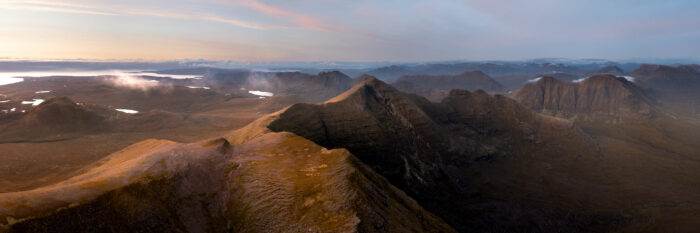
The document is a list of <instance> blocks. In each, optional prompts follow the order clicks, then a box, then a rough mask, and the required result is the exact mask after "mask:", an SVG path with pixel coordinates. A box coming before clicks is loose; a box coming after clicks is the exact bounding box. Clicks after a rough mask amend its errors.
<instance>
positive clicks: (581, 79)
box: [572, 77, 588, 83]
mask: <svg viewBox="0 0 700 233" xmlns="http://www.w3.org/2000/svg"><path fill="white" fill-rule="evenodd" d="M586 79H588V77H585V78H580V79H576V80H574V81H572V82H574V83H580V82H583V81H586Z"/></svg>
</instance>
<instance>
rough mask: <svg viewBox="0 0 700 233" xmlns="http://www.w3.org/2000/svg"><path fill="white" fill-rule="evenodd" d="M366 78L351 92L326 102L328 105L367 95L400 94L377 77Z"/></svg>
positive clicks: (348, 91)
mask: <svg viewBox="0 0 700 233" xmlns="http://www.w3.org/2000/svg"><path fill="white" fill-rule="evenodd" d="M366 78H367V79H365V80H364V81H362V82H360V83H358V84H356V85H355V86H353V87H352V88H350V90H347V91H345V92H344V93H342V94H340V95H338V96H336V97H334V98H332V99H330V100H328V101H326V103H334V102H340V101H343V100H346V99H349V98H353V97H356V98H357V97H363V96H367V95H376V94H379V93H399V92H398V91H397V90H396V89H394V87H392V86H391V85H389V84H387V83H385V82H383V81H381V80H379V79H377V78H375V77H371V76H369V77H366Z"/></svg>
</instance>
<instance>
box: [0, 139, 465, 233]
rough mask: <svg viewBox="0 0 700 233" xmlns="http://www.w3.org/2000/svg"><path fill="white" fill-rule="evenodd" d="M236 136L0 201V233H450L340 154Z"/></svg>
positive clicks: (164, 151)
mask: <svg viewBox="0 0 700 233" xmlns="http://www.w3.org/2000/svg"><path fill="white" fill-rule="evenodd" d="M239 132H240V134H239V135H235V136H233V137H235V138H237V140H235V141H237V142H240V143H238V144H237V143H234V144H231V143H229V141H227V140H226V139H223V138H219V139H212V140H205V141H202V142H199V143H189V144H180V143H174V142H172V141H167V140H154V139H151V140H146V141H142V142H140V143H137V144H134V145H132V146H130V147H128V148H125V149H124V150H121V151H119V152H116V153H114V154H112V155H110V156H108V157H106V158H104V159H103V160H101V161H99V162H97V163H95V164H94V166H93V167H92V168H90V169H87V170H86V171H85V172H84V173H82V174H79V175H76V176H74V177H72V178H70V179H68V180H65V181H63V182H60V183H57V184H54V185H50V186H46V187H42V188H38V189H35V190H29V191H23V192H14V193H0V230H3V229H4V231H7V232H110V231H111V232H302V231H304V232H306V231H311V232H454V230H453V229H452V228H450V226H448V225H447V224H445V222H444V221H442V220H440V219H439V218H437V217H435V216H434V215H433V214H431V213H429V212H427V211H425V210H424V209H423V208H422V207H420V206H419V205H418V204H417V203H416V202H415V201H414V200H412V199H411V198H410V197H408V196H406V195H405V194H404V193H403V192H402V191H400V190H399V189H397V188H395V187H393V186H392V185H391V184H389V182H388V181H386V179H384V178H383V177H381V176H380V175H378V174H376V173H375V172H373V171H372V170H371V169H370V168H368V167H367V166H365V165H363V164H362V162H360V161H359V160H357V159H356V158H355V157H354V156H353V155H352V154H350V153H349V152H348V151H347V150H344V149H334V150H328V149H326V148H323V147H321V146H318V145H316V144H315V143H313V142H311V141H309V140H306V139H304V138H301V137H299V136H296V135H294V134H291V133H272V132H269V130H266V129H263V128H258V129H257V130H250V131H245V132H244V131H239ZM243 138H245V139H243Z"/></svg>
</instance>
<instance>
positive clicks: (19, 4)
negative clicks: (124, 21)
mask: <svg viewBox="0 0 700 233" xmlns="http://www.w3.org/2000/svg"><path fill="white" fill-rule="evenodd" d="M0 8H4V9H9V10H25V11H44V12H58V13H69V14H86V15H107V16H116V15H118V14H116V13H113V12H107V11H101V10H99V9H94V8H91V7H85V6H80V5H77V4H71V3H65V2H47V1H15V0H9V1H7V2H5V3H4V4H0Z"/></svg>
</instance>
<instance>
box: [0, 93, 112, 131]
mask: <svg viewBox="0 0 700 233" xmlns="http://www.w3.org/2000/svg"><path fill="white" fill-rule="evenodd" d="M114 115H117V113H116V112H113V114H110V113H109V112H107V111H104V109H100V108H97V107H86V106H82V105H78V104H76V103H74V102H73V101H72V100H70V99H68V98H66V97H56V98H52V99H49V100H47V101H44V102H43V103H41V104H39V105H38V106H36V107H34V108H32V109H31V110H29V112H27V113H26V114H23V115H22V116H21V117H20V118H18V119H15V120H10V121H5V122H2V123H0V141H5V142H6V141H21V140H23V139H34V140H36V139H40V138H43V139H47V138H52V137H58V138H60V137H66V136H69V135H75V134H82V133H97V132H101V131H106V130H109V128H110V125H109V124H108V123H107V118H109V117H112V116H114Z"/></svg>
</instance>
